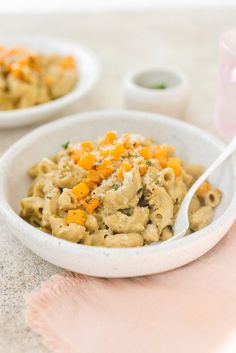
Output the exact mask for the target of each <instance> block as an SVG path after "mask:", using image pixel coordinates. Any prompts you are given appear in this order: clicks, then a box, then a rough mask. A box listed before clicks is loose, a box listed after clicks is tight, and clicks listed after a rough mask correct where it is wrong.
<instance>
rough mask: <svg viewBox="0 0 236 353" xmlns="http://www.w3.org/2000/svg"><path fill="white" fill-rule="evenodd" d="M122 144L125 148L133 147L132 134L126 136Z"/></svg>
mask: <svg viewBox="0 0 236 353" xmlns="http://www.w3.org/2000/svg"><path fill="white" fill-rule="evenodd" d="M122 142H123V145H124V146H125V148H127V149H129V148H130V147H131V146H132V143H131V134H130V133H127V134H124V135H123V137H122Z"/></svg>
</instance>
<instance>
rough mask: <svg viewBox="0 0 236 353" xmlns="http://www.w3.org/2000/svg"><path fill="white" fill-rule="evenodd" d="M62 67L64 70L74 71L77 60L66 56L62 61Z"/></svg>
mask: <svg viewBox="0 0 236 353" xmlns="http://www.w3.org/2000/svg"><path fill="white" fill-rule="evenodd" d="M61 67H62V68H63V69H65V70H66V69H74V68H75V60H74V58H73V57H72V56H71V55H68V56H66V57H65V58H63V59H62V61H61Z"/></svg>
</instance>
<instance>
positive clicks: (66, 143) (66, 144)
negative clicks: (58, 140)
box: [61, 141, 70, 150]
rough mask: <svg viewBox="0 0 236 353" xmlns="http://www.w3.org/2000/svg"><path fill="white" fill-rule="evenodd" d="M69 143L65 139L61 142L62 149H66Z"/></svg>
mask: <svg viewBox="0 0 236 353" xmlns="http://www.w3.org/2000/svg"><path fill="white" fill-rule="evenodd" d="M69 144H70V141H66V142H65V143H63V144H62V145H61V147H63V148H64V150H67V148H68V147H69Z"/></svg>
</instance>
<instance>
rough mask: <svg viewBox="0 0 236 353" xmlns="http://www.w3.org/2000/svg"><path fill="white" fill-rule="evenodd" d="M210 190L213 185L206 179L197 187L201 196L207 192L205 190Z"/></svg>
mask: <svg viewBox="0 0 236 353" xmlns="http://www.w3.org/2000/svg"><path fill="white" fill-rule="evenodd" d="M210 190H211V185H210V184H209V183H208V182H207V181H204V183H202V185H201V186H200V187H199V188H198V189H197V195H198V196H201V195H202V194H205V192H207V191H210Z"/></svg>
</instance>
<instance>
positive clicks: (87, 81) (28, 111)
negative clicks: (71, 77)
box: [0, 36, 100, 128]
mask: <svg viewBox="0 0 236 353" xmlns="http://www.w3.org/2000/svg"><path fill="white" fill-rule="evenodd" d="M0 44H1V45H4V46H6V47H11V46H17V47H25V48H26V49H29V50H31V51H32V52H35V53H44V54H51V53H56V54H61V55H68V54H71V55H73V57H74V58H75V60H76V64H77V67H78V73H79V81H78V83H77V84H76V86H75V88H74V89H73V90H72V91H71V92H69V93H68V94H66V95H65V96H63V97H61V98H58V99H55V100H53V101H51V102H48V103H43V104H40V105H37V106H33V107H29V108H23V109H14V110H9V111H0V128H12V127H19V126H24V125H31V124H34V123H36V122H39V121H43V120H46V119H49V118H52V117H55V116H56V114H58V113H59V112H60V111H63V110H65V108H68V107H69V106H71V105H72V104H74V103H75V102H76V101H78V100H79V99H81V98H82V97H83V96H84V95H85V94H87V93H88V92H89V91H90V90H91V89H92V88H93V86H94V85H95V83H96V82H97V80H98V78H99V76H100V66H99V64H98V61H97V59H96V57H95V55H94V54H93V53H92V52H91V51H90V50H88V49H87V48H85V47H82V46H80V45H78V44H77V43H72V42H70V41H67V40H63V39H58V38H53V37H37V36H36V37H35V36H34V37H31V36H24V37H18V36H14V37H0Z"/></svg>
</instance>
